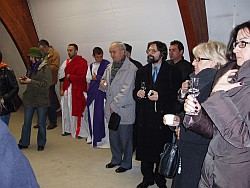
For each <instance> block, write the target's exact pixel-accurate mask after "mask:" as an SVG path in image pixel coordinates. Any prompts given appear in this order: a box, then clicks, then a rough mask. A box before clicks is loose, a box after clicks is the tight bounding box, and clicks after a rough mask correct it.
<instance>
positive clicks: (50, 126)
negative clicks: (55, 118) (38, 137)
mask: <svg viewBox="0 0 250 188" xmlns="http://www.w3.org/2000/svg"><path fill="white" fill-rule="evenodd" d="M56 127H57V125H56V124H49V125H48V127H47V130H50V129H54V128H56Z"/></svg>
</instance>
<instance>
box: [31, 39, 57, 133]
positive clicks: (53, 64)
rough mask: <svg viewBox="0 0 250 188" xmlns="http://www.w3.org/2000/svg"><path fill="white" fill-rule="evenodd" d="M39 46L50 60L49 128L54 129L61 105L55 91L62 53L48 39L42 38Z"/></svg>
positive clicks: (48, 60)
mask: <svg viewBox="0 0 250 188" xmlns="http://www.w3.org/2000/svg"><path fill="white" fill-rule="evenodd" d="M38 47H39V48H40V50H41V52H42V53H43V55H44V59H45V60H46V61H47V62H48V65H49V68H50V70H51V74H52V85H51V86H50V88H49V100H50V106H49V108H48V119H49V125H48V127H47V129H54V128H56V127H57V112H56V110H57V109H58V108H59V107H60V104H59V101H58V98H57V95H56V91H55V85H56V83H57V80H58V70H59V66H60V55H59V53H58V52H57V51H56V50H55V49H54V48H53V47H52V46H50V45H49V42H48V41H47V40H44V39H42V40H40V41H39V43H38ZM35 128H37V127H35Z"/></svg>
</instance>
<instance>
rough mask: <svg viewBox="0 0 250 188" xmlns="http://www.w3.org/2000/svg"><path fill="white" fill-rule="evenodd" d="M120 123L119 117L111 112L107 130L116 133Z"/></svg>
mask: <svg viewBox="0 0 250 188" xmlns="http://www.w3.org/2000/svg"><path fill="white" fill-rule="evenodd" d="M120 121H121V116H120V115H119V114H117V113H115V112H113V113H112V114H111V116H110V118H109V123H108V128H109V129H111V130H113V131H117V129H118V127H119V124H120Z"/></svg>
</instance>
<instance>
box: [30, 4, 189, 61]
mask: <svg viewBox="0 0 250 188" xmlns="http://www.w3.org/2000/svg"><path fill="white" fill-rule="evenodd" d="M29 7H30V10H31V14H32V17H33V20H34V22H35V27H36V30H37V32H38V36H39V38H40V39H41V38H45V39H47V40H48V41H49V42H50V43H51V44H52V45H53V46H54V47H55V48H56V49H57V50H59V52H60V54H61V57H62V60H64V59H65V58H66V57H67V54H66V47H67V44H68V43H71V42H75V43H77V44H78V45H79V53H80V54H81V55H83V56H84V57H86V58H87V60H88V61H89V62H91V61H93V59H92V56H91V55H92V49H93V47H95V46H100V47H102V48H103V49H104V56H105V58H107V59H110V56H109V53H108V47H109V45H110V43H111V42H112V41H123V42H127V43H130V44H131V45H132V46H133V52H132V57H133V58H135V59H137V60H139V61H141V62H143V63H145V62H146V54H145V50H146V46H147V43H148V42H149V41H152V40H161V41H164V42H166V43H167V44H169V42H170V41H171V40H173V39H178V40H180V41H182V42H183V43H184V45H185V46H187V45H186V38H185V34H184V29H183V24H182V21H181V16H180V13H179V8H178V4H177V1H175V0H154V1H152V0H126V1H124V0H105V1H104V0H71V1H68V0H53V1H52V0H43V1H41V0H29ZM187 52H188V50H186V53H185V56H186V57H187V58H189V55H188V53H187Z"/></svg>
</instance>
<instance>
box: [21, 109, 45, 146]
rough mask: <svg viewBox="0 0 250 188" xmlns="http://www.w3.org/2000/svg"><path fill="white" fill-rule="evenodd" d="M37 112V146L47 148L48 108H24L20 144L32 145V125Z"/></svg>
mask: <svg viewBox="0 0 250 188" xmlns="http://www.w3.org/2000/svg"><path fill="white" fill-rule="evenodd" d="M35 110H36V111H37V114H38V125H39V128H38V134H37V145H38V146H45V144H46V115H47V111H48V107H32V106H25V107H24V123H23V128H22V135H21V139H20V141H19V144H20V145H22V146H29V145H30V134H31V124H32V119H33V115H34V112H35Z"/></svg>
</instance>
